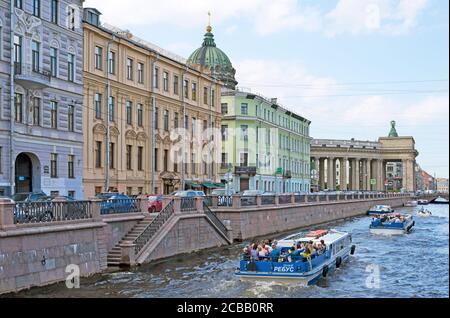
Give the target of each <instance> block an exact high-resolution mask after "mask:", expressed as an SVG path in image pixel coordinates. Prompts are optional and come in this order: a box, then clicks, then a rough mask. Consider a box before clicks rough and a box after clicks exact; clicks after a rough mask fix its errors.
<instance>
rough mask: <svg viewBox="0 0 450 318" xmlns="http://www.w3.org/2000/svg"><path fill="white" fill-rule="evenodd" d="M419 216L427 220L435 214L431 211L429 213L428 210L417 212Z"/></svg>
mask: <svg viewBox="0 0 450 318" xmlns="http://www.w3.org/2000/svg"><path fill="white" fill-rule="evenodd" d="M417 215H418V216H421V217H424V218H427V217H430V216H432V215H433V214H432V213H431V212H430V211H428V210H425V209H421V210H420V211H417Z"/></svg>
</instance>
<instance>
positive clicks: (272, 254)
mask: <svg viewBox="0 0 450 318" xmlns="http://www.w3.org/2000/svg"><path fill="white" fill-rule="evenodd" d="M280 254H281V253H280V250H279V249H277V246H276V245H275V244H272V251H271V252H270V254H269V256H270V260H271V261H272V262H274V263H277V262H278V260H279V258H280Z"/></svg>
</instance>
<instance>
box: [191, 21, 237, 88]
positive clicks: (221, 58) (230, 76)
mask: <svg viewBox="0 0 450 318" xmlns="http://www.w3.org/2000/svg"><path fill="white" fill-rule="evenodd" d="M188 64H193V65H195V64H198V65H201V66H203V67H207V68H209V69H211V74H212V75H213V76H214V77H215V78H216V79H218V80H220V81H221V82H223V83H224V85H225V87H226V88H228V89H232V90H234V89H236V85H237V84H238V82H237V81H236V79H235V75H236V70H235V69H234V68H233V65H232V64H231V61H230V59H229V58H228V56H227V55H226V54H225V53H224V52H223V51H222V50H221V49H219V48H218V47H217V46H216V43H215V42H214V35H213V34H212V27H211V24H209V25H208V27H207V28H206V34H205V39H204V40H203V44H202V46H201V47H200V48H198V49H197V50H195V51H194V53H192V54H191V56H190V57H189V59H188Z"/></svg>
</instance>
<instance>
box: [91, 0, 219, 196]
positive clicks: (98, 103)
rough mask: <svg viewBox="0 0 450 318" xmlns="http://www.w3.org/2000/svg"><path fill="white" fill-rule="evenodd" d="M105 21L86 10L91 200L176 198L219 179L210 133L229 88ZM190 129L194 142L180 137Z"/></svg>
mask: <svg viewBox="0 0 450 318" xmlns="http://www.w3.org/2000/svg"><path fill="white" fill-rule="evenodd" d="M99 16H100V13H99V12H98V11H97V10H95V9H92V8H88V9H85V13H84V55H85V56H84V93H85V102H84V104H85V111H84V115H83V116H84V118H83V124H84V156H85V166H84V175H83V179H84V192H85V195H86V196H87V197H89V196H92V195H94V194H96V193H99V192H104V191H107V190H110V191H119V192H124V193H127V194H129V195H135V194H139V193H149V194H150V193H164V194H168V193H170V192H172V191H174V190H178V189H181V188H189V187H194V188H198V189H199V190H202V187H204V188H203V190H205V189H206V188H205V186H208V185H210V184H212V183H217V182H219V178H218V160H216V159H215V158H216V157H217V154H216V147H215V146H214V139H215V138H214V137H207V136H204V135H203V134H202V133H203V132H204V131H205V130H208V131H209V129H210V128H216V129H219V127H220V94H221V87H222V86H221V84H222V83H221V82H219V81H218V80H215V79H214V78H213V77H211V73H210V71H209V70H207V69H203V68H202V67H200V66H198V65H187V64H186V60H184V59H183V58H181V57H178V56H176V55H174V54H172V53H170V52H167V51H165V50H163V49H161V48H158V47H156V46H155V45H153V44H151V43H148V42H146V41H144V40H141V39H138V38H137V37H135V36H133V35H132V34H131V33H130V32H128V31H123V30H120V29H118V28H116V27H114V26H111V25H106V24H104V25H100V23H99ZM108 52H109V54H108ZM108 92H109V93H108ZM107 96H109V98H107ZM108 119H109V120H108ZM183 119H184V120H183ZM108 122H109V130H108V129H107V127H108ZM183 127H186V138H182V136H184V135H183V133H182V132H179V133H177V129H178V130H180V131H182V130H181V129H182V128H183ZM217 139H219V138H217ZM108 140H109V142H108ZM183 152H184V153H185V156H184V158H182V155H181V154H182V153H183ZM205 153H208V154H211V157H212V158H214V159H213V160H212V161H213V162H212V163H211V164H209V163H205V162H203V161H202V157H203V156H205ZM108 154H109V155H108ZM177 156H178V157H179V158H180V161H177V160H176V159H175V158H177ZM183 163H184V164H183ZM108 166H109V168H108V169H107V167H108Z"/></svg>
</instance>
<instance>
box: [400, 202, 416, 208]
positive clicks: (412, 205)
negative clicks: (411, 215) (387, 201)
mask: <svg viewBox="0 0 450 318" xmlns="http://www.w3.org/2000/svg"><path fill="white" fill-rule="evenodd" d="M403 206H405V207H416V206H417V201H408V202H406V203H405V204H403Z"/></svg>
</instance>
